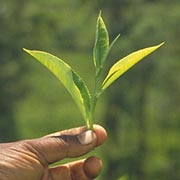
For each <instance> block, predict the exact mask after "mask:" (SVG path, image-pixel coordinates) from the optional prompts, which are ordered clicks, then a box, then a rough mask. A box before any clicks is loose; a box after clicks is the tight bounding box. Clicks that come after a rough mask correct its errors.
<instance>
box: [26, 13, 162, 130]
mask: <svg viewBox="0 0 180 180" xmlns="http://www.w3.org/2000/svg"><path fill="white" fill-rule="evenodd" d="M119 36H120V35H118V36H117V37H116V38H115V39H114V40H113V41H112V43H111V44H110V42H109V34H108V31H107V28H106V25H105V23H104V21H103V18H102V16H101V12H100V13H99V16H98V19H97V24H96V37H95V44H94V49H93V61H94V65H95V70H96V71H95V85H94V86H95V87H94V92H93V94H92V96H91V95H90V92H89V90H88V88H87V86H86V84H85V83H84V81H83V80H82V78H81V77H80V76H79V75H78V74H77V73H76V72H75V71H74V70H73V69H72V68H71V66H70V65H68V64H67V63H65V62H64V61H63V60H62V59H60V58H58V57H56V56H54V55H52V54H50V53H47V52H43V51H37V50H27V49H24V51H25V52H27V53H28V54H30V55H31V56H33V57H34V58H35V59H36V60H38V61H39V62H40V63H42V64H43V65H44V66H46V67H47V68H48V69H49V70H50V71H51V72H52V73H53V74H54V75H55V76H56V77H57V78H58V79H59V80H60V81H61V83H62V84H63V85H64V87H65V88H66V89H67V91H68V92H69V93H70V95H71V96H72V98H73V99H74V101H75V102H76V104H77V106H78V108H79V110H80V111H81V114H82V116H83V118H84V120H85V122H86V125H87V127H88V128H89V129H92V128H93V123H94V112H95V108H96V103H97V101H98V99H99V97H100V95H101V94H102V93H103V92H104V91H105V90H106V89H107V87H109V86H110V85H111V84H112V83H113V82H114V81H115V80H117V79H118V78H119V77H120V76H121V75H122V74H124V73H125V72H126V71H127V70H128V69H130V68H131V67H132V66H134V65H135V64H136V63H138V62H139V61H141V60H142V59H143V58H144V57H146V56H148V55H149V54H151V53H152V52H154V51H155V50H157V49H158V48H160V47H161V46H162V45H163V44H164V43H161V44H159V45H157V46H152V47H148V48H144V49H141V50H138V51H135V52H133V53H131V54H129V55H128V56H126V57H124V58H122V59H120V60H118V61H117V62H116V63H115V64H114V65H113V66H112V67H111V68H110V70H109V72H108V74H107V76H106V77H105V79H104V81H102V82H101V72H102V69H103V67H104V64H105V62H106V59H107V56H108V54H109V52H110V50H111V48H112V47H113V45H114V44H115V42H116V41H117V39H118V38H119Z"/></svg>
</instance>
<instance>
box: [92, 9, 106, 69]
mask: <svg viewBox="0 0 180 180" xmlns="http://www.w3.org/2000/svg"><path fill="white" fill-rule="evenodd" d="M108 50H109V35H108V31H107V29H106V25H105V24H104V21H103V19H102V17H101V12H100V13H99V16H98V19H97V25H96V38H95V45H94V50H93V59H94V64H95V67H96V72H99V71H100V70H101V69H102V67H103V64H104V61H105V60H106V57H107V54H108Z"/></svg>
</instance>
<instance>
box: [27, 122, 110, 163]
mask: <svg viewBox="0 0 180 180" xmlns="http://www.w3.org/2000/svg"><path fill="white" fill-rule="evenodd" d="M106 137H107V134H106V131H105V130H104V128H103V127H101V126H99V125H94V128H93V131H91V130H87V128H86V127H79V128H74V129H70V130H65V131H62V132H57V133H54V134H50V135H48V136H45V137H43V138H40V139H35V140H31V141H30V143H31V146H32V147H33V149H35V150H36V152H38V154H39V157H40V158H41V160H42V161H43V162H44V160H45V161H46V162H47V163H52V162H56V161H59V160H62V159H64V158H72V157H78V156H81V155H84V154H86V153H88V152H90V151H91V150H92V149H94V147H96V146H99V145H101V144H102V143H103V142H104V141H105V139H106Z"/></svg>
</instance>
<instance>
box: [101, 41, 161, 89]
mask: <svg viewBox="0 0 180 180" xmlns="http://www.w3.org/2000/svg"><path fill="white" fill-rule="evenodd" d="M163 44H164V43H161V44H160V45H157V46H153V47H148V48H145V49H141V50H139V51H136V52H133V53H131V54H129V55H128V56H126V57H124V58H122V59H120V60H119V61H118V62H117V63H115V64H114V65H113V66H112V67H111V69H110V70H109V73H108V75H107V76H106V78H105V80H104V82H103V83H102V91H104V90H105V89H106V88H107V87H108V86H109V85H110V84H112V83H113V82H114V81H115V80H116V79H117V78H119V77H120V76H121V75H122V74H124V73H125V72H126V71H127V70H128V69H129V68H131V67H132V66H134V65H135V64H136V63H138V62H139V61H140V60H142V59H143V58H144V57H146V56H147V55H149V54H151V53H152V52H153V51H155V50H157V49H158V48H160V47H161V46H162V45H163Z"/></svg>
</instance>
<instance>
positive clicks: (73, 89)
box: [24, 49, 91, 126]
mask: <svg viewBox="0 0 180 180" xmlns="http://www.w3.org/2000/svg"><path fill="white" fill-rule="evenodd" d="M24 50H25V51H26V52H27V53H28V54H30V55H31V56H33V57H34V58H35V59H37V60H38V61H39V62H41V63H42V64H43V65H44V66H46V67H47V68H48V69H49V70H50V71H51V72H52V73H53V74H54V75H55V76H56V77H57V78H58V79H59V80H60V81H61V82H62V84H63V85H64V86H65V88H66V89H67V90H68V92H69V93H70V94H71V96H72V97H73V99H74V101H75V102H76V104H77V106H78V107H79V109H80V111H81V113H82V115H83V117H84V119H85V120H86V122H87V125H88V126H90V125H89V123H90V122H89V121H90V120H89V117H90V101H91V97H90V94H89V91H88V89H87V87H86V85H85V84H84V82H83V80H82V79H81V77H80V76H78V75H77V73H76V72H75V71H74V70H72V68H71V67H70V66H69V65H68V64H66V63H65V62H64V61H63V60H61V59H59V58H58V57H56V56H54V55H52V54H49V53H46V52H43V51H35V50H33V51H30V50H27V49H24Z"/></svg>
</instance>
